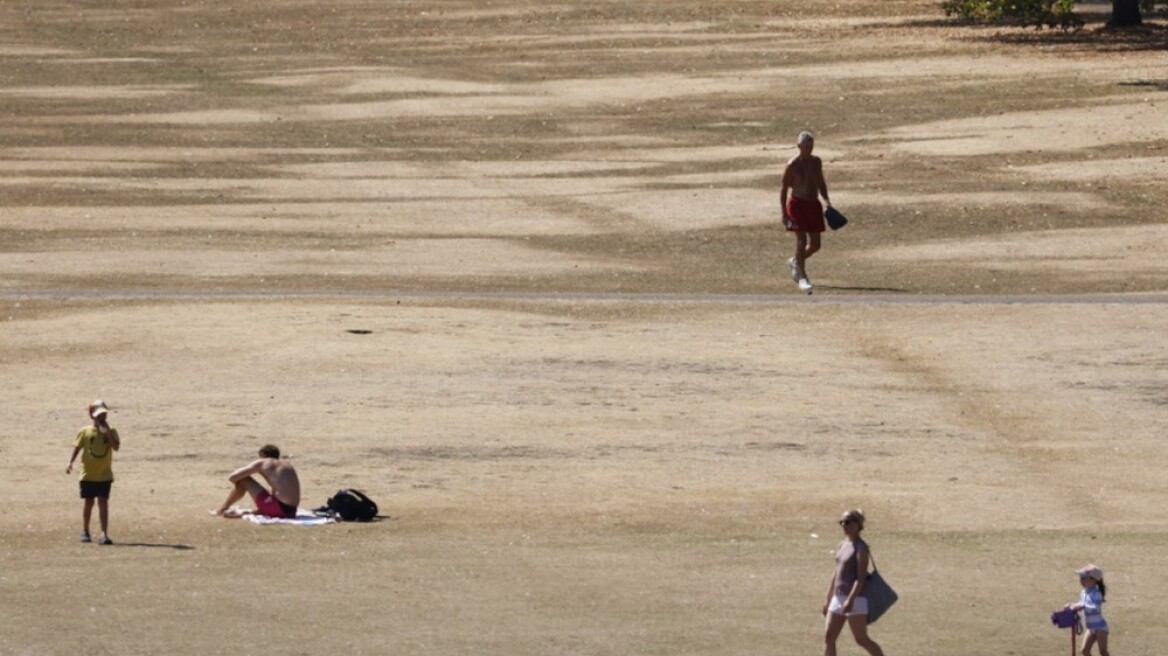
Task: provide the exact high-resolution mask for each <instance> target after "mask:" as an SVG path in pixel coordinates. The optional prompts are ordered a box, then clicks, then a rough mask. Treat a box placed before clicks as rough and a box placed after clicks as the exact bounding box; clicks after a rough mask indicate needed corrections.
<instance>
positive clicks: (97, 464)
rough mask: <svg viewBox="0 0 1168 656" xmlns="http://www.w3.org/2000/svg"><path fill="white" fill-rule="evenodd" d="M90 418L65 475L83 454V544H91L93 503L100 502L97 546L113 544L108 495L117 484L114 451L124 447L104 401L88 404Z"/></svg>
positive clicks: (79, 433) (74, 443)
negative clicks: (112, 485) (109, 422)
mask: <svg viewBox="0 0 1168 656" xmlns="http://www.w3.org/2000/svg"><path fill="white" fill-rule="evenodd" d="M88 414H89V418H90V419H91V420H93V425H92V426H86V427H85V428H82V429H81V430H80V431H78V433H77V437H76V438H75V439H74V440H73V456H72V457H70V458H69V466H68V467H66V468H65V473H66V474H70V473H72V472H73V463H74V461H76V460H77V454H81V477H80V481H81V498H82V499H84V500H85V506H84V508H83V510H82V512H81V518H82V521H83V523H84V529H83V530H82V533H81V541H82V542H90V541H91V539H90V537H89V519H90V517H92V516H93V502H94V500H95V499H96V500H97V507H98V517H99V519H100V521H101V537H100V538H99V539H98V541H97V542H98V544H113V543H114V541H113V540H111V539H110V537H109V532H108V531H109V495H110V486H111V484H112V483H113V482H114V470H113V461H114V451H117V450H118V449H120V448H121V447H122V440H121V438H119V437H118V432H117V431H116V430H114V429H113V428H110V425H109V424H108V423H107V422H106V418H107V415H108V414H109V408H107V407H106V405H105V402H104V401H94V402H93V403H90V404H89V408H88Z"/></svg>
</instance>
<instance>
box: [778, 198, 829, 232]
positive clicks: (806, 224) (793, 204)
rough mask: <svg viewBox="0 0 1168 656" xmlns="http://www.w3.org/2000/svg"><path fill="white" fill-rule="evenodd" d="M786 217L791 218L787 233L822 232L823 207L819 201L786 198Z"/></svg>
mask: <svg viewBox="0 0 1168 656" xmlns="http://www.w3.org/2000/svg"><path fill="white" fill-rule="evenodd" d="M787 216H789V217H791V224H789V225H788V226H787V231H788V232H823V230H824V225H823V205H821V204H820V203H819V199H815V200H808V199H806V198H798V197H795V196H788V197H787Z"/></svg>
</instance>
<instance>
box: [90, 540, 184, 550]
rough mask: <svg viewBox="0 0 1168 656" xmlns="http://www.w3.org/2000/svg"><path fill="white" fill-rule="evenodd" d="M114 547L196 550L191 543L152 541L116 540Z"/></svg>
mask: <svg viewBox="0 0 1168 656" xmlns="http://www.w3.org/2000/svg"><path fill="white" fill-rule="evenodd" d="M110 546H113V547H149V548H151V549H174V550H176V551H194V549H195V548H194V547H192V546H191V545H189V544H153V543H150V542H116V543H114V544H112V545H110Z"/></svg>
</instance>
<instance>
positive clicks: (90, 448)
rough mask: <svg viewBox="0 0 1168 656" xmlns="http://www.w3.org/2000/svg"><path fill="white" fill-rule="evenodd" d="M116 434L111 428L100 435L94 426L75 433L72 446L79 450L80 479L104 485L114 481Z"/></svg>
mask: <svg viewBox="0 0 1168 656" xmlns="http://www.w3.org/2000/svg"><path fill="white" fill-rule="evenodd" d="M111 437H112V438H114V439H117V437H118V432H117V431H116V430H114V429H113V428H111V429H109V432H108V433H102V432H101V431H100V430H98V429H97V427H96V426H86V427H85V428H82V429H81V430H80V431H79V432H78V433H77V439H75V440H73V446H74V447H76V448H79V449H81V478H80V479H79V480H82V481H89V482H90V483H104V482H106V481H112V480H114V470H113V462H114V447H113V444H112V442H113V440H112V439H110V438H111Z"/></svg>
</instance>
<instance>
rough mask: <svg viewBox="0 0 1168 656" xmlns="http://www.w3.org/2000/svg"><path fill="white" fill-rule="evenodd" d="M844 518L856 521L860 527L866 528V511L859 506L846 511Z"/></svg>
mask: <svg viewBox="0 0 1168 656" xmlns="http://www.w3.org/2000/svg"><path fill="white" fill-rule="evenodd" d="M844 519H850V520H852V521H854V522H856V524H858V525H859V526H860V528H864V511H863V510H860V509H859V508H852V509H851V510H849V511H848V512H846V513H844Z"/></svg>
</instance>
